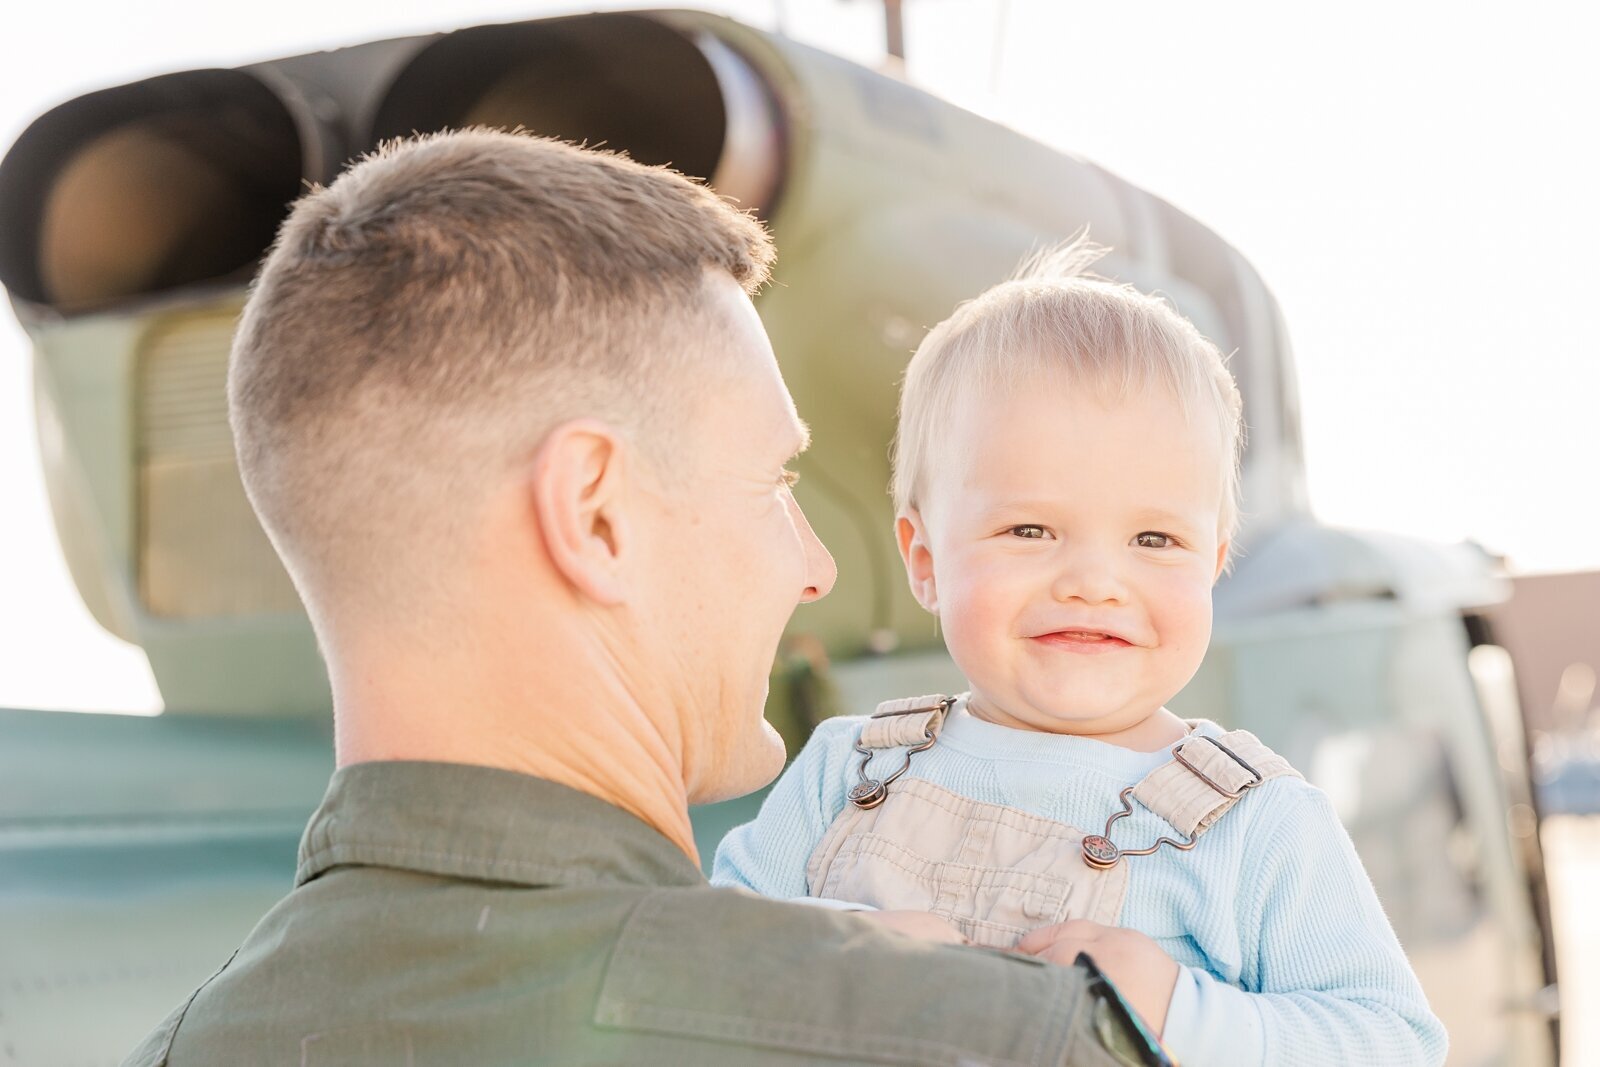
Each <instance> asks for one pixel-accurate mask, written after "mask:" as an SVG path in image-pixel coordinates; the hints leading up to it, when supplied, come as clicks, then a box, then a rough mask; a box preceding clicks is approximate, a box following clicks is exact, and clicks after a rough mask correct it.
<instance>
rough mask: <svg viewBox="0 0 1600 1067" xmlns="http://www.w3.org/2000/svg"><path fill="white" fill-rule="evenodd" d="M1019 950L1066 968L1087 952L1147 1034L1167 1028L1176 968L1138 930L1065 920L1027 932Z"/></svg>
mask: <svg viewBox="0 0 1600 1067" xmlns="http://www.w3.org/2000/svg"><path fill="white" fill-rule="evenodd" d="M1017 951H1018V952H1025V953H1027V954H1028V955H1030V956H1038V957H1039V958H1040V959H1043V960H1049V961H1050V962H1051V963H1059V964H1062V965H1064V966H1069V967H1070V966H1071V965H1072V961H1073V960H1075V959H1077V958H1078V953H1080V952H1087V953H1088V954H1089V955H1090V956H1091V957H1092V958H1093V959H1094V962H1095V965H1096V966H1098V967H1099V968H1100V970H1101V971H1102V972H1103V973H1104V974H1105V976H1106V977H1107V978H1109V979H1111V981H1112V982H1113V983H1114V984H1115V985H1116V987H1117V989H1118V990H1119V991H1120V992H1121V993H1122V997H1123V999H1124V1000H1126V1001H1127V1002H1128V1003H1129V1004H1130V1005H1132V1006H1133V1010H1134V1011H1136V1012H1138V1013H1139V1014H1140V1015H1141V1016H1143V1017H1144V1021H1145V1022H1146V1023H1147V1024H1148V1025H1149V1026H1150V1027H1151V1029H1153V1030H1154V1031H1155V1032H1156V1033H1157V1034H1160V1033H1161V1031H1162V1030H1163V1029H1164V1028H1165V1027H1166V1024H1167V1007H1168V1006H1169V1005H1170V1004H1171V1003H1172V989H1173V986H1175V985H1176V984H1177V982H1178V964H1177V961H1175V960H1174V959H1173V958H1172V957H1171V956H1169V955H1167V954H1166V953H1165V952H1164V951H1162V948H1161V946H1160V945H1158V944H1156V943H1155V942H1154V941H1152V940H1151V939H1150V938H1148V937H1146V936H1145V935H1144V934H1141V933H1140V932H1139V931H1137V930H1127V929H1124V928H1122V927H1120V926H1101V925H1100V924H1099V923H1095V922H1090V921H1089V920H1087V919H1069V920H1068V921H1066V922H1064V923H1056V924H1055V925H1054V926H1041V927H1039V928H1038V929H1037V930H1034V931H1032V932H1030V933H1029V934H1027V935H1026V936H1025V937H1023V939H1022V940H1021V941H1019V942H1018V943H1017Z"/></svg>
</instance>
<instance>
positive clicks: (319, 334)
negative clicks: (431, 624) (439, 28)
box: [228, 130, 773, 619]
mask: <svg viewBox="0 0 1600 1067" xmlns="http://www.w3.org/2000/svg"><path fill="white" fill-rule="evenodd" d="M772 259H773V252H772V244H771V241H770V239H769V238H768V236H767V234H766V232H765V230H764V229H763V228H762V226H761V224H760V223H759V222H757V221H756V220H755V219H753V218H751V217H750V216H749V215H747V214H745V213H743V212H741V211H739V210H737V209H736V208H735V207H733V206H732V205H731V204H729V203H728V202H726V201H724V200H722V199H721V198H719V197H718V196H717V195H716V194H715V193H713V192H712V191H711V190H710V189H708V188H706V187H705V186H704V185H702V184H700V183H698V182H696V181H693V180H691V179H689V178H686V177H684V176H683V175H681V174H678V173H676V172H674V171H671V170H668V169H666V168H659V167H646V166H642V165H640V164H638V163H635V162H633V161H631V160H629V159H627V158H626V157H624V156H621V155H616V154H610V153H602V152H596V151H592V150H588V149H584V148H579V147H576V146H573V145H570V144H565V143H562V142H559V141H553V140H549V139H544V138H538V137H533V136H529V135H526V134H520V133H503V132H498V131H489V130H467V131H456V132H447V133H441V134H435V135H429V136H424V137H418V138H411V139H407V140H402V141H396V142H393V143H389V144H386V145H384V146H382V147H381V148H380V149H378V150H377V151H376V152H374V153H372V154H371V155H369V156H367V157H365V158H363V159H362V160H361V161H360V162H358V163H357V164H355V165H354V166H353V167H351V168H350V169H349V170H348V171H346V172H345V173H344V174H343V175H341V176H340V177H339V178H338V179H337V180H336V181H334V182H333V183H332V184H331V185H329V186H328V187H326V188H317V189H314V190H312V191H311V192H310V193H308V194H307V195H306V196H305V197H303V198H301V199H300V200H299V201H298V202H297V203H296V204H295V206H294V208H293V211H292V212H291V213H290V215H289V217H288V219H287V220H286V221H285V222H284V224H283V226H282V228H281V229H280V230H279V233H278V237H277V241H276V242H275V243H274V245H273V248H272V251H271V253H270V254H269V256H268V257H267V260H266V263H265V265H264V266H263V267H262V270H261V273H260V275H259V276H258V278H257V280H256V282H255V285H254V288H253V290H252V292H251V295H250V298H249V301H248V303H247V305H246V307H245V310H244V315H243V318H242V321H241V323H240V326H239V330H238V332H237V334H236V336H235V340H234V345H233V352H232V356H231V359H230V362H229V373H228V407H229V417H230V421H231V423H232V426H233V434H234V441H235V447H236V449H237V453H238V459H239V469H240V474H241V475H242V477H243V480H244V484H245V487H246V490H247V491H248V493H249V496H250V499H251V502H252V504H253V505H254V506H255V509H256V512H257V514H258V515H259V517H260V518H261V520H262V524H263V526H265V528H266V529H267V532H268V534H269V535H270V536H271V538H272V540H273V543H274V545H275V546H276V547H277V549H278V551H279V554H280V555H282V556H283V557H284V560H285V562H286V564H287V565H288V566H289V570H290V573H291V575H292V576H293V577H294V579H295V582H296V585H297V586H298V587H299V590H300V593H301V596H302V597H303V598H305V599H306V601H307V605H308V607H311V608H312V614H313V619H315V617H316V615H317V610H316V609H317V604H316V603H315V601H316V600H317V599H318V598H319V597H320V596H322V595H323V594H326V593H328V592H329V590H330V589H331V587H332V586H334V585H335V584H337V583H338V582H339V581H340V580H342V579H344V578H346V577H349V576H352V575H354V576H356V577H354V578H352V580H354V581H358V582H360V583H361V584H362V594H363V596H367V595H371V596H372V598H373V599H374V600H380V599H383V595H382V594H383V590H381V589H378V588H374V582H375V581H376V580H377V578H376V575H375V574H373V573H367V574H363V573H362V572H363V571H368V570H371V571H377V570H380V569H381V570H384V571H385V572H387V573H389V574H390V575H392V577H391V578H390V579H388V580H389V581H390V582H391V584H395V585H399V584H401V583H404V582H411V581H414V580H422V578H425V576H421V578H419V577H417V576H407V577H402V576H404V575H405V574H406V569H407V568H408V567H410V565H412V564H414V563H418V560H416V559H413V558H408V557H409V556H411V555H416V554H420V553H423V552H435V551H446V550H448V545H447V544H446V543H445V542H447V541H448V539H449V536H448V535H449V532H450V525H451V522H452V521H454V520H456V519H459V518H460V517H461V516H462V515H463V514H464V513H465V512H466V511H467V510H470V508H471V507H472V505H473V503H474V501H473V500H472V499H471V491H472V490H471V487H472V486H473V485H474V484H480V485H487V484H489V482H490V479H487V478H483V477H481V475H482V474H483V473H485V468H489V472H490V473H493V472H496V471H502V470H510V469H513V468H514V467H515V465H517V464H519V463H523V462H526V461H527V460H528V458H529V457H530V456H531V454H532V452H533V450H534V449H535V448H536V447H537V445H538V442H539V441H540V440H542V439H543V437H544V435H545V434H546V433H548V431H549V430H550V429H551V428H553V427H554V426H555V425H557V424H559V423H560V422H562V421H565V420H568V419H571V418H577V417H594V418H600V419H604V420H606V421H608V422H611V423H612V424H614V425H616V426H618V427H619V428H620V429H621V430H622V431H624V432H627V433H630V434H633V435H635V436H637V437H638V438H639V439H640V440H648V439H650V438H651V437H652V435H659V433H660V432H662V431H663V430H664V428H665V427H666V426H667V425H668V424H669V421H670V419H669V417H670V416H673V415H674V414H675V411H674V409H675V408H676V407H678V406H680V405H681V404H682V402H683V401H684V399H685V397H687V396H688V395H690V391H691V389H692V386H693V384H694V383H693V381H692V375H693V373H694V370H693V368H692V367H691V366H689V364H691V363H692V362H693V360H692V359H691V358H690V356H689V353H694V352H696V350H697V347H699V348H703V347H705V346H704V336H705V335H706V333H707V331H708V330H710V329H714V325H713V324H710V323H708V322H707V321H706V318H705V316H706V315H708V314H709V311H708V307H707V302H706V299H705V286H706V282H707V278H708V272H725V273H726V274H727V275H729V276H730V277H732V278H733V279H735V280H736V281H737V282H738V283H739V284H740V285H742V286H743V287H744V289H745V291H746V292H749V293H753V292H755V290H756V289H757V288H758V287H759V286H760V285H761V284H762V283H763V282H765V281H766V279H767V276H768V273H769V271H770V268H771V264H772ZM394 591H395V592H397V593H402V594H403V593H405V592H408V591H416V592H420V590H401V589H398V588H397V589H395V590H394Z"/></svg>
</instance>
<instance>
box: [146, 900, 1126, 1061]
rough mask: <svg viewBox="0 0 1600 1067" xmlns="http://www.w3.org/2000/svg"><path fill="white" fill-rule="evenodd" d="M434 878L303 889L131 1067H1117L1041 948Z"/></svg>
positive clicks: (809, 914) (702, 904) (704, 905)
mask: <svg viewBox="0 0 1600 1067" xmlns="http://www.w3.org/2000/svg"><path fill="white" fill-rule="evenodd" d="M315 885H316V883H313V886H308V887H306V888H308V889H309V888H313V887H314V886H315ZM329 888H332V887H329ZM419 888H426V889H428V891H427V892H415V893H406V894H395V895H391V896H390V897H388V898H387V899H386V900H385V901H384V907H383V908H381V909H377V910H375V911H374V910H373V909H370V908H369V909H367V910H366V911H364V912H362V913H357V912H353V911H350V910H346V909H345V908H344V907H342V906H341V903H342V901H341V900H325V901H322V902H320V903H319V902H317V901H315V900H312V899H309V895H307V894H304V893H301V894H299V895H300V900H299V901H298V902H297V903H296V904H295V905H294V906H292V907H289V908H280V909H279V910H278V911H277V912H276V913H274V914H273V915H269V917H268V918H267V919H266V920H264V921H263V923H262V925H261V926H259V927H258V928H257V930H256V931H255V932H254V933H253V934H252V935H251V937H250V938H249V939H247V941H246V943H245V946H244V947H243V948H242V949H241V950H240V952H239V954H238V956H237V957H236V958H235V959H234V960H233V962H232V963H231V964H230V965H229V966H228V967H227V968H225V969H224V970H223V972H222V973H221V974H220V975H219V976H218V977H217V978H216V979H215V980H214V981H213V982H211V983H210V984H208V985H207V986H206V987H204V988H203V989H202V990H201V992H200V993H199V994H198V995H197V996H196V997H195V998H193V1002H192V1004H191V1005H189V1006H188V1010H187V1012H186V1013H185V1012H183V1011H180V1012H178V1013H175V1014H174V1016H173V1017H172V1018H169V1019H168V1020H167V1022H166V1023H164V1024H162V1026H161V1027H160V1028H159V1029H158V1030H157V1032H156V1033H154V1034H152V1035H151V1037H150V1038H149V1039H147V1040H146V1042H145V1044H144V1045H143V1046H142V1047H141V1048H140V1050H139V1051H138V1052H136V1053H135V1054H134V1056H133V1057H132V1058H130V1059H129V1060H128V1061H127V1062H128V1064H130V1065H134V1067H165V1065H166V1064H168V1063H169V1062H170V1063H172V1064H176V1065H179V1067H184V1065H187V1064H191V1063H208V1062H217V1058H218V1057H219V1056H222V1057H224V1058H226V1057H227V1056H238V1055H244V1057H245V1059H246V1060H249V1061H251V1062H277V1061H279V1060H282V1061H283V1062H294V1063H306V1064H320V1063H340V1064H353V1065H359V1064H369V1063H370V1064H377V1063H391V1062H406V1058H407V1057H410V1058H412V1059H414V1061H415V1062H417V1063H422V1062H433V1061H435V1060H437V1061H438V1062H444V1061H445V1060H449V1059H450V1058H451V1057H452V1056H457V1055H459V1054H466V1055H469V1056H470V1057H471V1059H472V1061H473V1062H475V1063H481V1064H486V1065H487V1064H495V1063H528V1062H534V1063H568V1062H586V1061H587V1059H586V1058H589V1059H593V1060H594V1062H652V1063H660V1064H671V1063H680V1062H681V1063H686V1064H687V1063H694V1064H698V1065H711V1064H721V1063H728V1064H734V1063H737V1064H741V1065H756V1064H774V1065H777V1064H800V1063H810V1062H816V1061H820V1060H828V1061H842V1062H854V1063H928V1064H941V1063H942V1064H952V1065H954V1064H960V1063H973V1062H979V1063H985V1064H996V1065H1000V1064H1044V1063H1054V1064H1061V1063H1070V1064H1080V1063H1081V1064H1101V1063H1105V1062H1107V1061H1106V1060H1105V1059H1103V1058H1101V1054H1099V1053H1098V1050H1092V1049H1090V1048H1089V1047H1087V1046H1084V1051H1083V1052H1081V1053H1079V1054H1077V1055H1074V1056H1069V1053H1068V1050H1069V1049H1074V1048H1077V1047H1080V1046H1082V1045H1083V1042H1084V1040H1085V1038H1084V1035H1085V1034H1086V1032H1087V1031H1086V1030H1085V1027H1086V1026H1087V1025H1088V1023H1087V1022H1086V1019H1085V1016H1084V1013H1083V1012H1082V1011H1081V1008H1082V1007H1083V1005H1084V1003H1085V997H1084V992H1083V982H1084V978H1083V975H1082V973H1081V972H1079V971H1076V970H1072V969H1067V968H1061V967H1056V966H1053V965H1047V964H1043V963H1041V962H1039V961H1036V960H1033V959H1030V958H1026V957H1020V956H1010V955H1006V954H1001V953H995V952H989V951H985V950H979V949H968V948H959V947H953V946H938V945H933V944H931V943H924V942H919V941H914V940H912V939H910V938H907V937H904V936H902V935H899V934H893V933H890V932H888V931H886V930H883V929H881V928H880V927H878V926H877V925H875V924H873V923H871V922H868V921H867V920H864V919H862V918H861V917H860V916H855V915H846V914H840V913H836V912H831V911H823V910H818V909H813V908H807V907H804V906H800V905H794V904H785V903H783V902H780V901H773V900H767V899H764V898H761V897H757V896H754V895H752V894H748V893H745V892H743V891H740V890H732V889H714V888H712V887H710V886H706V885H703V884H701V885H691V886H670V887H650V886H627V887H623V886H615V885H592V886H587V887H564V888H549V889H541V888H534V887H518V888H516V889H511V888H509V887H499V888H494V887H471V886H467V885H465V884H463V883H449V882H447V881H443V880H441V881H436V882H431V883H429V885H428V886H425V887H419ZM329 896H330V897H331V896H332V894H329ZM338 897H340V898H349V899H354V897H353V895H352V894H349V893H346V892H343V891H341V892H340V893H339V894H338ZM369 903H370V901H369ZM362 915H365V919H364V920H362V921H358V920H361V918H362ZM380 918H381V922H382V930H375V929H374V928H373V923H374V922H376V921H380ZM384 931H387V933H385V932H384ZM1088 1044H1089V1045H1094V1044H1095V1043H1094V1042H1093V1041H1092V1040H1091V1041H1089V1042H1088ZM169 1047H170V1050H171V1051H170V1061H169V1057H168V1051H167V1050H168V1048H169ZM440 1057H443V1058H442V1059H440Z"/></svg>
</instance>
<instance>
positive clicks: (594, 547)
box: [528, 419, 632, 606]
mask: <svg viewBox="0 0 1600 1067" xmlns="http://www.w3.org/2000/svg"><path fill="white" fill-rule="evenodd" d="M626 482H627V446H626V442H624V441H623V439H622V438H621V437H620V436H618V434H617V432H616V431H615V430H614V429H612V428H611V427H610V426H607V425H606V424H605V423H603V422H598V421H595V420H593V419H578V420H575V421H573V422H565V423H562V424H561V425H560V426H557V427H556V428H555V429H553V430H551V431H550V433H549V435H547V436H546V437H545V439H544V441H543V443H542V444H540V445H539V449H538V451H537V452H535V453H534V457H533V466H532V469H531V471H530V472H529V477H528V489H529V495H530V497H531V499H532V504H533V512H534V517H535V519H536V520H537V521H538V523H539V532H540V535H541V536H542V537H543V538H544V545H545V551H546V552H547V553H548V554H549V556H550V562H551V563H552V564H553V565H554V566H555V569H556V571H557V572H558V573H560V574H561V576H562V577H563V578H565V579H566V580H567V582H568V583H570V584H571V585H572V586H573V588H574V589H576V590H577V591H578V592H580V593H582V594H583V595H584V596H586V597H588V598H589V599H590V600H593V601H596V602H598V603H600V604H603V605H606V606H611V605H615V604H620V603H622V601H623V600H625V599H626V586H625V584H624V582H623V580H622V562H623V560H622V555H623V553H624V552H625V551H628V550H630V549H631V547H632V546H631V544H630V542H629V540H628V525H627V521H626V518H625V516H624V514H623V512H624V509H623V507H622V503H623V499H624V492H623V490H624V489H625V488H626Z"/></svg>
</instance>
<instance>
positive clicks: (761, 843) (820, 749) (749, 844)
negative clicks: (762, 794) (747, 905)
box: [711, 716, 862, 900]
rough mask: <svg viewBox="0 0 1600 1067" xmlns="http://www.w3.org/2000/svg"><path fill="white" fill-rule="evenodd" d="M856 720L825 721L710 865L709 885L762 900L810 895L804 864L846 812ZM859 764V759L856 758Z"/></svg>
mask: <svg viewBox="0 0 1600 1067" xmlns="http://www.w3.org/2000/svg"><path fill="white" fill-rule="evenodd" d="M861 723H862V718H861V717H858V716H849V717H841V718H835V719H826V720H824V721H823V722H822V724H821V725H819V726H818V727H817V728H816V730H814V731H813V732H812V734H811V739H810V740H809V741H807V742H806V744H805V747H804V748H802V749H801V750H800V754H799V755H798V756H796V757H795V758H794V762H793V763H791V764H790V765H789V767H788V769H787V770H785V771H784V772H783V775H782V776H781V777H779V779H778V781H777V784H776V785H774V786H773V787H772V792H770V793H768V794H767V799H766V800H765V801H763V802H762V805H761V812H760V814H758V815H757V816H756V817H755V819H754V820H753V821H751V822H747V823H745V824H744V825H743V826H740V827H737V828H736V829H734V830H731V831H729V832H728V835H727V836H726V837H724V838H723V839H722V843H721V844H719V845H718V846H717V855H716V858H715V859H714V860H713V861H712V864H711V884H712V885H718V886H736V887H743V888H745V889H750V890H754V891H755V892H757V893H760V894H761V895H762V896H764V897H773V898H775V899H780V900H783V899H792V898H795V897H804V896H805V895H806V863H807V861H809V860H810V859H811V853H812V851H813V850H814V849H815V848H816V847H817V845H818V844H819V843H820V842H821V841H822V836H823V834H825V833H826V832H827V830H828V827H829V826H830V825H831V824H832V823H833V820H834V818H835V817H836V816H838V814H839V812H840V810H841V809H842V808H843V807H844V793H845V790H846V789H847V788H848V787H847V786H845V785H843V784H842V783H843V782H844V779H845V775H846V774H847V773H848V771H849V761H850V757H851V756H854V755H855V750H854V745H855V738H856V734H858V733H859V732H860V731H861ZM856 758H857V759H859V758H860V757H859V756H857V757H856Z"/></svg>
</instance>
